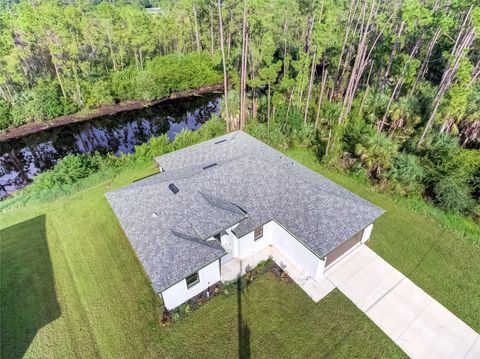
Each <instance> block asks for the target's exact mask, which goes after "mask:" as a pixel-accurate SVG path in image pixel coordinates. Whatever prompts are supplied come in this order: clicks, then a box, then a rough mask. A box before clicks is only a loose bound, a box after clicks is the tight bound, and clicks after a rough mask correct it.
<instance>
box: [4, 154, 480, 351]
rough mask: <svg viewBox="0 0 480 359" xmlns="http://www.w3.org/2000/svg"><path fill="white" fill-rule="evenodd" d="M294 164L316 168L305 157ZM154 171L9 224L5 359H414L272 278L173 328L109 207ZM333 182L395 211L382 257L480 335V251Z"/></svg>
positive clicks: (380, 231) (341, 303) (379, 235)
mask: <svg viewBox="0 0 480 359" xmlns="http://www.w3.org/2000/svg"><path fill="white" fill-rule="evenodd" d="M291 154H292V155H293V156H294V157H296V158H297V159H298V160H300V161H307V162H309V163H310V164H312V163H313V162H312V161H311V160H312V157H310V156H309V155H305V152H304V151H300V152H299V151H295V152H292V153H291ZM314 166H315V169H318V170H320V171H321V172H324V171H323V170H322V169H321V167H319V166H318V168H317V166H316V165H314ZM153 171H154V169H153V166H152V167H148V168H140V169H134V170H133V169H132V170H129V171H128V172H126V173H124V174H122V175H120V176H118V177H117V178H115V179H114V180H113V181H110V182H108V183H104V184H102V185H98V186H96V187H92V188H90V189H88V190H84V191H81V192H79V193H77V194H75V195H71V196H68V197H64V198H62V199H60V200H57V201H56V202H53V203H49V204H41V205H31V206H28V207H26V208H23V209H18V210H14V211H10V212H6V213H3V214H1V217H0V250H1V272H0V273H1V274H0V276H1V278H0V279H1V281H0V285H1V287H0V289H1V293H0V294H1V353H2V358H19V357H22V356H24V355H25V356H26V357H31V358H47V357H48V358H52V357H61V358H68V357H82V358H84V357H87V358H88V357H107V358H146V357H156V358H159V357H173V358H199V357H200V358H201V357H204V358H210V357H218V358H231V357H238V356H248V355H251V356H252V357H253V358H256V357H277V358H282V357H284V358H291V357H299V358H300V357H345V358H350V357H368V358H372V357H401V356H403V353H402V352H401V351H400V350H399V349H398V348H397V347H396V346H395V344H393V342H391V341H390V339H389V338H388V337H386V336H385V335H384V334H383V332H381V331H380V330H379V329H378V328H377V327H376V326H375V325H374V324H373V323H372V322H371V321H370V320H369V319H368V318H367V317H366V316H365V315H363V313H361V312H360V311H359V310H358V309H357V308H356V307H355V306H354V305H353V304H352V303H351V302H349V301H348V299H347V298H345V297H344V296H343V295H342V294H341V293H340V292H339V291H337V290H335V291H334V292H332V293H331V294H330V295H329V296H328V297H327V298H325V299H324V300H322V301H321V302H320V303H318V304H315V303H313V302H312V301H311V300H310V299H309V298H308V296H307V295H306V294H304V293H303V292H302V291H301V290H300V289H299V288H298V287H297V286H296V285H295V284H292V283H284V282H281V281H279V280H277V279H276V278H273V277H272V276H271V275H268V274H267V275H264V276H262V277H260V278H258V279H257V280H256V281H254V282H253V284H251V285H250V286H249V287H248V289H247V290H246V291H245V292H244V293H243V294H242V295H241V296H237V293H236V292H235V291H234V292H231V293H230V294H229V295H226V296H225V295H222V296H219V297H217V298H214V299H212V300H211V301H210V302H209V303H207V304H206V305H204V306H203V307H201V308H200V309H199V310H197V311H195V312H194V313H192V314H191V315H190V316H189V317H188V318H187V319H185V320H184V321H182V322H180V323H178V324H176V325H174V326H170V327H162V326H161V324H160V314H161V313H160V305H161V303H160V300H159V298H158V296H156V295H155V293H153V291H152V289H151V287H150V286H149V284H148V280H147V278H146V275H145V274H144V272H143V270H142V268H141V266H140V264H139V263H138V261H137V259H136V257H135V255H134V253H133V251H132V249H131V247H130V244H129V243H128V240H127V239H126V237H125V235H124V234H123V232H122V230H121V228H120V226H119V224H118V223H117V221H116V219H115V216H114V214H113V213H112V211H111V210H110V207H109V205H108V203H107V201H106V200H105V197H104V196H103V193H104V192H105V191H108V190H110V189H112V188H114V187H119V186H121V185H124V184H126V183H129V182H131V181H132V180H134V179H137V178H141V177H143V176H146V175H148V174H151V173H153ZM324 174H326V175H328V176H334V177H335V178H334V179H335V180H336V181H337V182H339V183H340V184H342V185H344V186H346V187H347V188H349V189H350V190H352V191H354V192H357V193H358V194H360V195H361V196H363V197H364V198H366V199H368V200H371V201H373V202H374V203H376V204H378V205H380V206H381V207H383V208H384V209H386V210H387V213H386V214H385V215H384V216H383V217H382V218H381V219H380V220H379V221H378V223H377V226H376V228H375V229H374V234H373V238H372V240H371V246H372V247H373V248H374V249H375V250H376V251H377V252H378V253H379V254H380V255H382V256H383V257H384V258H386V259H387V260H388V261H389V262H390V263H392V264H393V265H394V266H395V267H397V268H398V269H399V270H401V271H402V272H404V273H405V274H407V275H408V276H409V277H410V278H411V279H412V280H413V281H414V282H415V283H417V284H418V285H419V286H421V287H422V288H424V289H425V290H426V291H427V292H428V293H430V294H431V295H433V296H434V297H435V298H436V299H438V300H439V301H440V302H441V303H442V304H444V305H445V306H446V307H447V308H449V309H450V310H452V311H453V312H454V313H455V314H456V315H458V316H459V317H460V318H461V319H463V320H464V321H465V322H467V323H468V324H469V325H471V326H472V327H473V328H474V329H475V330H477V331H479V330H480V316H479V314H478V313H480V303H479V302H478V298H479V297H480V279H479V276H478V273H480V261H478V258H480V246H479V245H478V243H476V242H474V241H472V240H467V239H464V238H462V237H460V236H458V235H457V234H455V233H453V232H449V231H445V230H444V229H443V228H442V227H441V226H439V225H438V224H436V223H435V222H434V221H432V220H429V219H427V218H425V217H423V216H421V215H418V214H415V213H413V212H412V211H411V210H409V209H408V208H406V207H404V206H402V205H400V204H397V203H396V202H394V201H392V200H391V199H389V198H388V197H387V196H385V195H381V194H376V193H374V192H371V191H370V190H368V189H365V188H363V187H362V186H361V185H359V184H357V183H356V182H354V181H353V180H351V179H348V178H346V177H343V176H341V175H336V174H331V173H324ZM239 308H240V310H239ZM239 323H241V324H239ZM239 328H240V329H239Z"/></svg>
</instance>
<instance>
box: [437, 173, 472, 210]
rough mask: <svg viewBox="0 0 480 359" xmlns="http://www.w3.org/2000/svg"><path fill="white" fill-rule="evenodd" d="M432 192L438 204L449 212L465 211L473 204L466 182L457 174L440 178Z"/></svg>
mask: <svg viewBox="0 0 480 359" xmlns="http://www.w3.org/2000/svg"><path fill="white" fill-rule="evenodd" d="M434 192H435V199H436V201H437V202H438V205H439V206H440V207H441V208H443V209H445V210H446V211H449V212H467V211H468V210H469V209H471V208H472V207H473V205H474V202H473V199H472V196H471V194H470V191H469V187H468V185H467V183H466V182H465V180H464V179H461V178H458V177H457V176H453V175H451V176H447V177H444V178H442V179H441V180H440V181H438V183H437V184H436V185H435V187H434Z"/></svg>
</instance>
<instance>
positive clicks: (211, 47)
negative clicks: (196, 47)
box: [208, 9, 215, 55]
mask: <svg viewBox="0 0 480 359" xmlns="http://www.w3.org/2000/svg"><path fill="white" fill-rule="evenodd" d="M208 12H209V13H210V53H211V54H212V55H213V53H214V52H215V39H214V35H213V11H212V9H208Z"/></svg>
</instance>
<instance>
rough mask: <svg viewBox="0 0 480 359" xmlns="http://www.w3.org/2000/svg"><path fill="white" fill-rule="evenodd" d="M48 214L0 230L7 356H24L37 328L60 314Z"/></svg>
mask: <svg viewBox="0 0 480 359" xmlns="http://www.w3.org/2000/svg"><path fill="white" fill-rule="evenodd" d="M45 218H46V217H45V215H41V216H38V217H35V218H32V219H30V220H28V221H25V222H21V223H18V224H16V225H13V226H11V227H8V228H5V229H3V230H1V231H0V300H1V310H0V331H1V337H0V341H1V353H2V358H5V359H6V358H15V359H16V358H21V357H23V355H24V354H25V352H26V351H27V349H28V347H29V346H30V344H31V342H32V341H33V339H34V338H35V335H36V333H37V332H38V330H39V329H40V328H42V327H44V326H45V325H47V324H48V323H50V322H52V321H53V320H55V319H57V318H58V317H59V316H60V314H61V312H60V306H59V304H58V301H57V297H56V293H55V284H54V277H53V271H52V262H51V259H50V252H49V249H48V243H47V236H46V230H45Z"/></svg>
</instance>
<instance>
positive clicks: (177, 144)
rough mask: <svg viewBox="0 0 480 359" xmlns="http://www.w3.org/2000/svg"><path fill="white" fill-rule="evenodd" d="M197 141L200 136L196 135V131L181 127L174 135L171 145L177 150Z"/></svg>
mask: <svg viewBox="0 0 480 359" xmlns="http://www.w3.org/2000/svg"><path fill="white" fill-rule="evenodd" d="M197 142H200V136H199V135H198V132H196V131H190V130H186V129H183V130H181V131H180V132H179V133H177V134H176V135H175V138H174V139H173V142H172V145H173V149H174V150H179V149H181V148H184V147H187V146H191V145H194V144H195V143H197Z"/></svg>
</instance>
